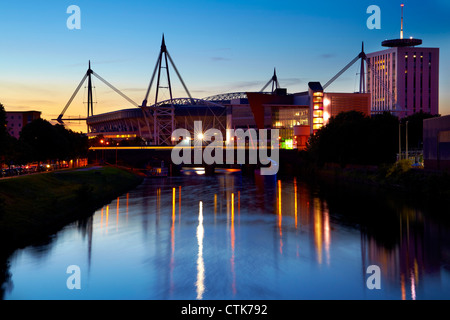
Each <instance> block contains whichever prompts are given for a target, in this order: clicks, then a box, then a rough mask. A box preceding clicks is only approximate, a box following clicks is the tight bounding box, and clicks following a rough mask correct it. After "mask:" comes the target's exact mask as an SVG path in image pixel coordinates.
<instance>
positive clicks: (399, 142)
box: [398, 122, 402, 161]
mask: <svg viewBox="0 0 450 320" xmlns="http://www.w3.org/2000/svg"><path fill="white" fill-rule="evenodd" d="M398 160H399V161H400V160H402V124H401V122H399V124H398Z"/></svg>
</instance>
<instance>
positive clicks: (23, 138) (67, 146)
mask: <svg viewBox="0 0 450 320" xmlns="http://www.w3.org/2000/svg"><path fill="white" fill-rule="evenodd" d="M20 142H22V143H24V144H25V145H27V146H28V148H29V151H30V152H29V160H30V161H37V162H43V161H47V160H69V159H74V158H79V157H84V156H86V155H87V151H88V148H89V146H88V141H87V137H86V136H85V135H84V134H81V133H75V132H73V131H72V130H68V129H66V128H65V127H64V126H63V125H59V124H57V125H54V126H53V125H52V124H51V123H50V122H48V121H47V120H44V119H37V120H34V121H33V122H31V123H29V124H27V125H26V126H25V127H24V128H23V129H22V132H21V134H20Z"/></svg>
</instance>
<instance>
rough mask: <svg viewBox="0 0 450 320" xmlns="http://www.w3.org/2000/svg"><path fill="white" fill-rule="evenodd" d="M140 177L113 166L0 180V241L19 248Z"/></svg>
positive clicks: (95, 206)
mask: <svg viewBox="0 0 450 320" xmlns="http://www.w3.org/2000/svg"><path fill="white" fill-rule="evenodd" d="M140 182H142V177H140V176H138V175H136V174H134V173H132V172H129V171H126V170H122V169H118V168H114V167H102V168H87V169H81V170H69V171H59V172H51V173H44V174H36V175H30V176H23V177H17V178H14V179H4V180H0V240H1V242H2V246H3V247H5V246H7V247H14V248H17V247H21V246H25V245H28V244H30V243H32V242H33V241H37V240H39V239H43V238H45V237H48V236H49V235H51V234H53V233H55V232H56V231H58V230H60V229H61V228H62V227H64V226H65V225H67V224H68V223H71V222H73V221H76V220H78V219H80V218H84V217H87V216H89V215H91V214H92V213H93V212H94V210H96V209H98V208H99V207H101V206H103V205H104V204H106V203H108V202H110V201H111V200H113V199H114V198H115V197H117V196H119V195H121V194H123V193H125V192H126V191H128V190H130V189H132V188H134V187H135V186H137V185H138V184H139V183H140Z"/></svg>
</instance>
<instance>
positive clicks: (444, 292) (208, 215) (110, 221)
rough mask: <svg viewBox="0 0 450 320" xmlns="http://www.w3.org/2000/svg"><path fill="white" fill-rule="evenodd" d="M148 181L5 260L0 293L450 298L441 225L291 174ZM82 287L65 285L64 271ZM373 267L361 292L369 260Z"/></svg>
mask: <svg viewBox="0 0 450 320" xmlns="http://www.w3.org/2000/svg"><path fill="white" fill-rule="evenodd" d="M202 173H203V172H201V171H195V170H193V171H187V172H185V175H184V176H180V177H172V178H156V179H148V180H146V181H145V182H144V183H143V184H142V185H140V186H139V187H138V188H136V189H135V190H132V191H130V192H129V193H128V194H124V195H122V196H121V197H119V198H117V199H116V200H114V201H112V202H111V203H110V204H108V205H106V206H104V207H103V208H101V209H100V210H98V211H96V212H95V214H94V215H93V216H92V217H91V218H89V219H86V220H83V221H79V222H77V223H74V224H71V225H69V226H67V227H66V228H64V229H63V230H62V231H60V232H59V233H58V234H56V235H55V236H54V237H53V238H52V239H51V240H50V241H49V242H48V243H46V244H40V245H35V246H30V247H27V248H25V249H21V250H18V251H16V252H15V253H14V254H13V255H12V256H11V257H10V258H9V260H8V264H7V265H8V267H9V268H8V274H9V277H7V280H6V281H5V283H4V284H3V286H2V288H3V291H4V292H3V298H4V299H189V300H191V299H192V300H195V299H261V300H264V299H270V300H277V299H288V300H292V299H406V300H411V299H449V298H450V267H449V266H450V236H449V227H448V224H446V223H443V222H442V221H439V220H437V219H436V218H433V215H432V216H431V217H430V216H428V215H426V214H425V213H423V212H421V211H420V210H418V209H414V207H412V206H411V205H408V203H404V202H403V201H400V200H395V199H394V200H392V199H390V198H389V197H384V196H374V197H372V196H371V197H367V198H366V197H365V196H361V195H359V194H358V193H357V192H349V191H345V192H340V190H332V191H331V192H328V191H326V190H325V191H324V190H317V189H316V188H312V187H310V186H309V185H307V184H305V183H303V182H302V181H300V180H298V179H295V178H277V177H261V176H257V175H256V176H254V177H243V176H241V174H240V173H239V172H232V171H224V172H221V173H219V174H217V175H216V176H213V177H207V176H205V175H203V174H202ZM70 265H77V266H79V267H80V270H81V289H80V290H69V289H68V288H67V286H66V281H67V278H68V277H69V276H70V274H67V273H66V270H67V267H68V266H70ZM370 265H377V266H379V267H380V270H381V289H380V290H369V289H368V288H367V286H366V280H367V279H368V277H369V276H370V274H367V273H366V271H367V267H368V266H370Z"/></svg>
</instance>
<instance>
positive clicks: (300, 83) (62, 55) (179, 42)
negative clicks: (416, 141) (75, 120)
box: [0, 0, 450, 131]
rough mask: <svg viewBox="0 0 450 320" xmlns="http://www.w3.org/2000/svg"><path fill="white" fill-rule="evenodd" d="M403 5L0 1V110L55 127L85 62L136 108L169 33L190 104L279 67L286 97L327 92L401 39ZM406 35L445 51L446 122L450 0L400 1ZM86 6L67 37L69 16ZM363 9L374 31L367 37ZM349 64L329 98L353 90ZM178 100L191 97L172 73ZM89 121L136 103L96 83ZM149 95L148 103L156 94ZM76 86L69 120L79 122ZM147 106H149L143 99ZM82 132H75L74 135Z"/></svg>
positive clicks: (258, 80)
mask: <svg viewBox="0 0 450 320" xmlns="http://www.w3.org/2000/svg"><path fill="white" fill-rule="evenodd" d="M401 3H402V1H392V0H371V1H326V0H323V1H300V0H296V1H284V0H281V1H273V0H272V1H267V0H258V1H253V0H252V1H247V0H244V1H237V0H228V1H227V0H226V1H220V2H218V1H197V0H193V1H185V0H184V1H180V0H173V1H170V2H168V1H148V0H145V1H144V0H140V1H134V0H132V1H115V0H112V1H99V0H89V1H81V0H71V1H62V0H48V1H39V2H38V1H29V0H25V1H1V2H0V33H1V38H0V102H1V103H3V105H4V106H5V108H6V110H7V111H18V110H37V111H41V112H42V117H43V118H45V119H47V120H50V119H54V118H56V117H57V116H58V115H59V114H60V112H61V111H62V109H63V108H64V106H65V104H66V103H67V101H68V100H69V98H70V96H71V95H72V93H73V92H74V90H75V88H76V86H77V85H78V83H79V82H80V80H81V79H82V77H83V75H84V73H85V72H86V69H87V64H88V61H89V60H91V63H92V69H93V70H94V71H95V72H96V73H98V74H99V75H100V76H102V77H103V78H105V79H106V80H108V81H109V82H110V83H112V84H113V85H114V86H115V87H117V88H119V89H120V90H121V91H122V92H123V93H124V94H126V95H127V96H129V97H130V98H131V99H132V100H134V101H136V102H137V103H139V104H140V103H141V102H142V100H143V98H144V96H145V93H146V90H147V87H148V84H149V81H150V78H151V75H152V72H153V68H154V66H155V63H156V59H157V55H158V53H159V49H160V44H161V37H162V34H163V33H164V34H165V39H166V44H167V48H168V50H169V52H170V54H171V56H172V58H173V59H174V61H175V63H176V66H177V68H178V70H179V71H180V73H181V75H182V77H183V79H184V81H185V83H186V85H187V87H188V88H189V90H190V92H191V94H192V96H193V97H196V98H204V97H207V96H210V95H214V94H219V93H225V92H234V91H259V90H260V89H261V88H262V87H263V86H264V84H265V83H266V82H267V81H268V80H269V79H270V77H271V76H272V73H273V68H274V67H276V69H277V74H278V78H279V82H280V85H281V86H282V87H286V88H287V89H288V92H290V93H293V92H299V91H304V90H306V89H307V83H308V82H309V81H320V82H322V83H323V84H324V83H325V82H327V81H328V80H329V79H330V78H332V77H333V76H334V75H335V74H336V73H337V72H338V71H339V70H340V69H342V68H343V67H344V66H345V65H346V64H347V63H348V62H350V61H351V60H352V59H353V58H354V57H355V56H356V55H357V54H358V53H359V51H360V49H361V42H362V41H364V43H365V48H366V53H369V52H373V51H379V50H383V49H384V48H383V47H381V42H382V41H383V40H385V39H393V38H398V37H399V33H400V4H401ZM404 3H405V5H406V6H405V37H410V36H413V37H414V38H420V39H423V46H424V47H439V48H440V49H441V51H440V113H441V114H442V115H447V114H450V90H448V89H447V88H449V87H450V76H449V72H448V71H449V69H450V68H449V67H450V62H449V60H448V59H447V56H448V55H449V52H450V24H449V23H448V17H450V1H448V0H431V1H418V0H415V1H413V0H406V1H404ZM70 5H77V6H79V7H80V9H81V29H80V30H69V29H68V28H67V26H66V21H67V19H68V18H69V16H70V14H68V13H66V10H67V7H68V6H70ZM370 5H378V6H379V7H380V8H381V30H369V29H368V28H367V26H366V21H367V19H368V18H369V16H370V15H369V14H367V13H366V10H367V8H368V7H369V6H370ZM358 72H359V70H358V65H357V64H355V65H354V66H353V67H352V68H350V69H349V70H348V71H347V72H346V73H345V74H344V75H343V76H342V77H341V78H340V79H339V80H337V81H336V82H335V83H334V84H333V85H332V86H330V87H329V88H328V91H337V92H353V91H356V90H358V88H359V84H358V79H359V75H358ZM171 77H172V85H173V87H174V96H175V97H185V96H186V93H185V92H184V91H183V88H182V86H181V84H180V82H179V81H178V79H177V78H176V76H175V73H174V72H173V73H172V75H171ZM94 85H95V92H94V94H95V99H96V102H97V103H96V105H95V106H94V113H104V112H109V111H114V110H119V109H123V108H132V107H133V106H132V105H131V104H130V103H129V102H127V101H126V100H124V99H123V98H122V97H120V96H119V95H117V94H116V93H114V92H112V90H111V89H109V88H108V87H107V86H105V85H104V84H103V83H101V82H100V81H99V80H96V79H95V78H94ZM154 91H155V90H154V87H153V89H152V91H151V94H150V96H152V95H153V94H154ZM85 96H86V90H85V89H84V88H82V89H81V90H80V93H79V95H78V96H77V98H76V99H75V100H74V102H73V103H72V105H71V106H70V108H69V109H68V111H67V112H66V116H85V115H86V107H85V104H83V100H85ZM150 100H152V99H150ZM85 127H86V125H85V124H83V125H76V124H72V125H71V128H72V129H74V130H76V131H81V130H83V131H84V130H85V129H86V128H85Z"/></svg>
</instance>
